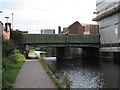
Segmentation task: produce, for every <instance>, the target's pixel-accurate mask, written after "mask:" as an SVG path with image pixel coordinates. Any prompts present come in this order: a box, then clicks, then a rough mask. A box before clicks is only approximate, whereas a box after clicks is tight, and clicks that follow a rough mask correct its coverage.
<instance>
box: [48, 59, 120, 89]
mask: <svg viewBox="0 0 120 90" xmlns="http://www.w3.org/2000/svg"><path fill="white" fill-rule="evenodd" d="M46 61H47V62H48V63H49V64H51V65H52V66H55V68H57V69H58V70H59V72H60V73H61V74H62V75H63V76H64V75H66V74H67V75H68V76H69V79H70V80H71V81H72V85H71V88H118V79H119V77H118V76H119V75H118V70H119V69H118V68H119V67H120V66H119V65H117V64H114V63H113V62H109V61H106V60H99V59H73V60H56V59H55V58H47V59H46Z"/></svg>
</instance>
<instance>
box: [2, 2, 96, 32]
mask: <svg viewBox="0 0 120 90" xmlns="http://www.w3.org/2000/svg"><path fill="white" fill-rule="evenodd" d="M0 11H3V13H0V20H1V21H2V22H3V23H4V22H5V21H6V19H5V18H4V17H6V16H8V17H10V19H9V22H11V21H12V13H14V23H13V26H14V29H20V30H29V31H30V32H39V31H40V30H41V29H57V28H58V26H61V27H62V28H63V27H68V26H69V25H71V24H72V23H74V22H75V21H79V22H80V23H95V22H93V21H92V19H93V18H94V17H95V15H94V14H93V12H95V11H96V0H0Z"/></svg>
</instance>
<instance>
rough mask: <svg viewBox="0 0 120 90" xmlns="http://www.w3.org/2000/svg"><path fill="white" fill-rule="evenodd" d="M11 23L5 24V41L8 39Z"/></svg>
mask: <svg viewBox="0 0 120 90" xmlns="http://www.w3.org/2000/svg"><path fill="white" fill-rule="evenodd" d="M10 31H11V23H5V32H6V35H7V40H9V39H10Z"/></svg>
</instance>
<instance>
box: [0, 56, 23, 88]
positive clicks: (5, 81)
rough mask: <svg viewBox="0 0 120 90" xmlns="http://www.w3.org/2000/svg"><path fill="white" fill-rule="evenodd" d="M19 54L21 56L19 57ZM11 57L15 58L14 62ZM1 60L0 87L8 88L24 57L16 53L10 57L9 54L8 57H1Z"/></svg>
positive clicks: (14, 78) (13, 80)
mask: <svg viewBox="0 0 120 90" xmlns="http://www.w3.org/2000/svg"><path fill="white" fill-rule="evenodd" d="M21 56H22V57H23V58H21ZM13 57H14V58H13ZM11 59H12V60H11ZM13 59H16V60H17V61H16V62H14V61H13ZM2 61H3V68H2V89H10V88H12V85H13V83H14V82H15V80H16V77H17V75H18V73H19V70H20V69H21V67H22V65H23V63H24V62H25V58H24V56H23V55H22V54H17V55H13V56H12V57H11V56H10V57H9V58H8V57H3V59H2Z"/></svg>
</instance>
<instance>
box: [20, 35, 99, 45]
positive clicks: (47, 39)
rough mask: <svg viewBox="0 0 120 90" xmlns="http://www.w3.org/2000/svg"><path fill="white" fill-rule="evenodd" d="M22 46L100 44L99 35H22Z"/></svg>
mask: <svg viewBox="0 0 120 90" xmlns="http://www.w3.org/2000/svg"><path fill="white" fill-rule="evenodd" d="M22 43H23V44H56V43H59V44H61V43H70V44H72V43H74V44H76V43H84V44H85V43H86V44H87V43H100V39H99V35H73V34H68V35H63V34H23V35H22Z"/></svg>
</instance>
